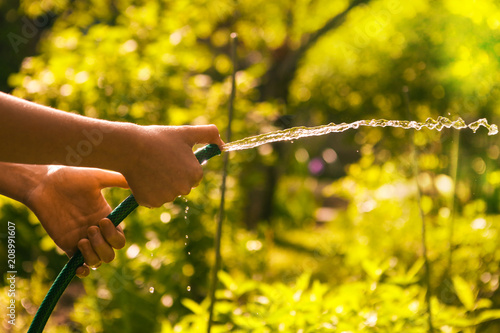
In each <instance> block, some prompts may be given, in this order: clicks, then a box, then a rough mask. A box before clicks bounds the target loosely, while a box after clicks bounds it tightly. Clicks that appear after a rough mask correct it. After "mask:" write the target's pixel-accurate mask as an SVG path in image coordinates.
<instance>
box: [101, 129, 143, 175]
mask: <svg viewBox="0 0 500 333" xmlns="http://www.w3.org/2000/svg"><path fill="white" fill-rule="evenodd" d="M143 134H144V130H143V126H140V125H136V124H133V123H127V122H123V123H121V122H114V123H112V128H111V129H110V130H106V132H104V139H103V147H102V149H100V152H99V153H98V154H97V158H98V159H99V160H98V161H96V162H95V163H93V164H95V165H91V166H96V167H99V168H102V169H107V170H113V171H117V172H120V173H121V174H126V173H127V171H128V170H129V168H130V166H134V165H136V161H137V160H138V159H139V158H140V157H139V156H138V152H141V151H142V147H141V142H142V140H141V137H142V136H143ZM99 155H100V156H99Z"/></svg>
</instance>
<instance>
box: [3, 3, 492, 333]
mask: <svg viewBox="0 0 500 333" xmlns="http://www.w3.org/2000/svg"><path fill="white" fill-rule="evenodd" d="M350 4H352V5H351V6H350V7H349V5H350ZM341 13H344V14H345V15H344V14H341ZM30 25H31V30H29V29H30ZM0 27H1V29H0V38H1V41H0V43H1V48H0V55H1V61H0V62H1V64H0V88H1V90H2V91H5V92H11V93H13V94H15V95H16V96H20V97H23V98H26V99H29V100H32V101H35V102H39V103H42V104H46V105H51V106H53V107H56V108H59V109H62V110H65V111H71V112H77V113H80V114H84V115H87V116H90V117H98V118H102V119H110V120H118V121H131V122H134V123H138V124H144V125H146V124H169V125H183V124H206V123H215V124H216V125H217V126H218V127H219V129H220V130H221V132H222V133H224V132H225V128H226V123H227V103H228V97H229V92H230V73H231V70H232V64H231V60H230V58H229V56H228V55H229V43H230V38H229V35H230V33H231V32H237V33H238V36H239V39H238V46H237V58H238V68H237V69H238V72H237V76H236V77H237V92H236V101H235V105H234V106H235V119H234V122H233V138H234V139H239V138H243V137H245V136H248V135H253V134H258V133H264V132H268V131H272V130H276V129H281V128H283V127H287V126H296V125H308V126H314V125H321V124H324V123H328V122H335V123H340V122H351V121H355V120H359V119H372V118H386V119H408V120H420V121H423V120H425V119H426V118H427V117H433V118H436V117H438V116H446V117H449V118H451V119H453V120H454V119H457V117H462V118H463V119H464V120H465V121H466V122H467V123H469V122H472V121H475V120H477V119H479V118H483V117H486V118H487V119H488V120H489V122H490V123H500V122H499V120H500V103H499V95H500V87H499V78H500V72H499V65H500V5H499V4H498V3H497V2H496V1H493V0H477V1H472V0H463V1H453V0H436V1H432V0H414V1H403V0H371V1H370V0H364V1H354V2H352V3H350V2H349V1H342V0H277V1H276V0H240V1H230V0H217V1H215V0H212V1H210V0H175V1H173V0H151V1H126V0H113V1H112V0H74V1H69V0H45V1H37V0H21V1H15V0H0ZM405 86H406V87H408V90H409V93H408V97H409V103H408V105H406V103H405V96H404V94H403V87H405ZM498 143H499V142H498V136H488V135H487V131H486V130H485V129H484V128H480V129H479V130H478V131H477V133H476V134H474V133H473V132H472V131H471V130H468V129H464V130H461V131H456V130H449V129H445V130H443V131H442V132H437V131H430V130H422V131H419V132H415V131H405V130H402V129H391V128H362V129H359V130H353V131H348V132H345V133H343V134H331V135H328V136H325V137H319V138H311V139H304V140H299V141H295V142H294V143H284V144H276V145H272V146H264V147H262V148H259V149H253V150H249V151H243V152H236V153H231V155H230V167H229V178H228V184H227V197H226V217H227V218H226V220H225V223H224V226H223V238H222V251H221V253H222V258H223V272H221V273H220V274H219V276H220V280H221V283H220V284H219V286H218V290H217V297H218V298H219V302H218V303H217V304H216V307H215V326H214V327H213V332H229V331H231V332H302V333H305V332H428V331H429V324H428V323H429V321H428V318H429V310H428V308H429V306H428V304H427V303H426V298H425V293H426V291H427V290H428V289H429V290H430V292H431V295H432V297H431V310H432V323H433V327H434V328H435V330H436V331H437V332H443V333H451V332H498V331H499V330H500V322H499V321H498V318H500V291H499V289H498V288H499V275H500V270H499V262H500V246H499V224H500V220H499V219H500V214H499V213H500V207H499V201H500V187H499V186H500V169H499V162H498V161H499V156H500V147H499V144H498ZM332 149H333V151H334V152H335V154H334V153H333V152H332ZM413 152H414V153H415V155H413ZM414 156H415V158H414ZM333 157H336V159H334V158H333ZM325 159H326V160H328V162H330V163H328V162H325ZM312 160H314V161H316V162H321V161H322V163H323V164H324V170H323V172H322V173H320V174H313V173H311V172H310V171H309V169H308V165H309V163H310V161H312ZM221 161H222V159H221V158H214V159H212V160H211V161H210V162H209V163H208V164H207V165H206V166H205V178H204V181H203V183H202V184H201V185H200V186H199V187H198V188H197V189H195V190H194V191H193V192H192V193H191V194H190V195H189V196H187V198H186V199H187V201H186V200H185V199H184V198H182V199H178V200H176V201H175V202H174V203H172V204H166V205H165V206H164V207H162V208H159V209H153V210H149V209H145V208H139V209H138V210H137V211H136V212H134V213H133V214H132V215H131V216H130V217H129V218H128V219H127V220H126V222H125V225H126V228H125V230H126V236H127V246H126V247H125V249H123V250H121V251H119V252H118V254H117V258H116V259H115V260H114V261H113V262H112V263H111V264H109V265H104V266H102V267H100V268H99V269H98V270H97V271H93V272H92V273H91V275H90V277H88V278H85V279H83V280H78V279H77V280H75V281H74V283H73V284H72V285H71V286H70V287H69V289H68V290H67V292H66V294H65V295H64V296H63V299H61V301H60V302H59V306H58V307H57V308H56V310H55V312H54V314H53V315H52V317H51V319H50V320H49V323H48V325H47V332H89V333H92V332H125V333H126V332H204V331H206V325H207V320H208V314H207V309H208V303H209V300H208V299H207V295H208V293H209V280H210V278H209V277H210V274H209V272H210V269H211V267H213V261H214V256H215V254H214V233H215V223H216V220H217V211H218V205H219V199H220V190H219V186H220V182H221V181H220V180H221V172H220V171H221V168H222V162H221ZM415 171H417V172H418V177H415V176H416V174H415ZM416 180H418V184H419V185H420V186H419V192H420V194H421V199H420V200H418V192H417V186H416V183H417V181H416ZM106 195H107V197H108V198H109V200H110V202H111V204H112V205H113V206H115V205H117V204H118V203H119V202H120V201H121V200H122V199H123V198H125V197H126V196H127V195H128V192H127V191H125V190H110V191H107V194H106ZM0 200H1V202H0V221H1V224H0V227H1V228H3V230H2V231H0V235H1V237H2V238H1V239H2V243H1V252H0V253H1V254H0V261H1V262H2V263H6V261H7V259H6V253H7V250H6V245H5V242H4V240H5V237H6V236H5V233H6V230H7V221H13V222H15V223H16V229H17V238H16V250H17V252H16V253H17V265H18V267H17V269H18V272H19V277H18V279H17V300H18V302H17V305H18V306H17V309H16V313H17V324H16V326H15V327H12V328H11V327H10V326H9V325H8V324H7V323H6V318H7V317H6V315H5V312H6V308H5V307H4V306H3V304H7V303H6V302H7V301H8V297H7V286H6V285H7V281H6V279H3V281H2V286H3V287H2V290H1V293H0V300H1V302H2V303H1V304H2V309H1V310H0V314H2V318H1V320H2V326H3V327H2V330H4V329H6V331H7V332H24V331H26V329H27V327H28V325H29V323H30V320H31V319H32V317H33V315H34V311H35V310H36V307H37V306H38V305H39V304H40V302H41V300H42V298H43V296H44V295H45V293H46V291H47V290H48V288H49V286H50V284H51V282H52V281H53V279H54V278H55V276H56V274H57V273H58V271H59V270H60V268H61V267H62V266H63V265H64V263H65V262H66V258H65V256H64V255H62V254H61V253H60V252H58V251H57V250H56V248H55V246H54V244H53V243H52V241H51V240H50V238H48V237H47V236H46V234H45V232H44V231H43V229H42V228H41V226H40V225H39V224H38V222H37V220H36V217H34V216H33V215H32V214H31V213H30V212H28V211H27V210H26V209H25V208H24V207H22V206H21V205H20V204H18V203H16V202H13V201H11V200H8V199H6V198H1V199H0ZM186 208H189V209H186ZM420 208H421V209H422V212H423V218H422V216H421V214H420ZM422 223H425V226H426V231H427V253H428V262H427V264H428V265H429V267H430V270H429V276H430V287H429V288H428V286H427V282H426V274H425V272H426V269H425V267H426V263H425V261H424V256H423V252H424V251H423V250H424V248H423V245H422ZM186 235H188V238H187V239H186ZM185 243H187V245H185ZM189 253H190V254H189ZM188 287H190V288H189V289H190V291H188Z"/></svg>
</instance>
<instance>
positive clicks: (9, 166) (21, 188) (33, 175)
mask: <svg viewBox="0 0 500 333" xmlns="http://www.w3.org/2000/svg"><path fill="white" fill-rule="evenodd" d="M48 168H49V167H48V166H46V165H26V164H16V163H5V162H0V194H1V195H4V196H6V197H9V198H11V199H14V200H17V201H19V202H21V203H23V204H26V201H27V197H28V196H29V193H30V192H31V191H32V190H33V189H34V188H35V187H36V186H37V185H38V184H39V183H40V181H41V179H42V178H43V177H44V176H45V175H46V174H47V172H48Z"/></svg>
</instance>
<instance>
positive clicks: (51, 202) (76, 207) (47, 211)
mask: <svg viewBox="0 0 500 333" xmlns="http://www.w3.org/2000/svg"><path fill="white" fill-rule="evenodd" d="M115 186H118V187H124V188H126V187H128V185H127V182H126V181H125V178H124V177H123V176H122V175H121V174H119V173H117V172H111V171H105V170H100V169H92V168H76V167H62V166H50V167H48V172H47V173H46V175H45V176H44V177H43V178H42V179H41V181H40V182H39V184H38V185H37V186H36V187H35V188H34V189H33V190H31V191H30V192H29V194H28V195H27V196H26V205H27V206H28V207H29V208H30V209H31V210H32V211H33V212H34V213H35V215H36V216H37V217H38V219H39V220H40V222H41V223H42V226H43V227H44V229H45V230H46V231H47V233H48V235H49V236H50V237H51V238H52V239H53V240H54V242H55V243H56V244H57V245H58V246H59V247H60V248H61V249H62V250H63V251H64V252H66V254H67V255H68V256H69V257H72V256H73V254H74V253H75V252H76V250H77V249H80V251H81V252H82V254H83V257H84V259H85V263H86V265H83V266H81V267H79V268H78V269H77V271H76V275H77V276H79V277H84V276H87V275H88V274H89V272H90V270H89V266H91V267H97V266H99V265H100V264H101V262H106V263H107V262H110V261H111V260H113V259H114V257H115V253H114V250H113V248H115V249H120V248H122V247H123V246H125V236H124V234H123V231H122V229H121V228H120V227H119V226H118V227H116V228H115V226H114V225H113V223H111V221H109V220H108V219H106V218H103V217H105V216H107V215H108V214H109V213H110V212H111V207H110V206H109V205H108V203H107V202H106V200H105V199H104V196H103V195H102V193H101V190H102V189H103V188H105V187H115ZM97 225H99V227H100V228H98V227H97Z"/></svg>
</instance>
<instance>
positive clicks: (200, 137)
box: [186, 125, 224, 149]
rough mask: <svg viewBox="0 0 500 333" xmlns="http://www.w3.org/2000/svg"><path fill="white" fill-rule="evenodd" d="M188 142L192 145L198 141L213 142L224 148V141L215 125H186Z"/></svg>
mask: <svg viewBox="0 0 500 333" xmlns="http://www.w3.org/2000/svg"><path fill="white" fill-rule="evenodd" d="M186 142H187V143H188V144H189V145H190V146H191V147H192V146H194V145H195V144H198V143H213V144H216V145H218V146H219V148H221V149H222V146H224V141H222V139H221V138H220V134H219V130H218V129H217V127H216V126H215V125H198V126H187V127H186Z"/></svg>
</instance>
